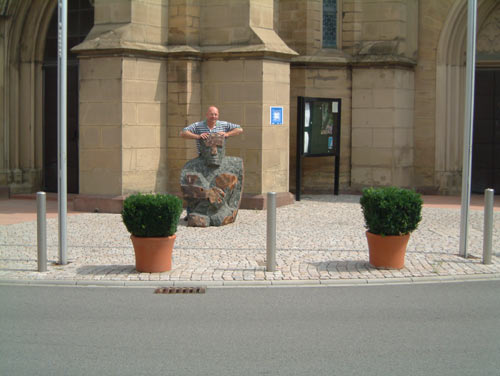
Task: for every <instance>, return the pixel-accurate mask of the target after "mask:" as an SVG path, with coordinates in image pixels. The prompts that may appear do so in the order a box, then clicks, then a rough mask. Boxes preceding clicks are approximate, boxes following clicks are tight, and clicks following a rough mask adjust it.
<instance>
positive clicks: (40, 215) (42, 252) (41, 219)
mask: <svg viewBox="0 0 500 376" xmlns="http://www.w3.org/2000/svg"><path fill="white" fill-rule="evenodd" d="M46 196H47V195H46V194H45V192H37V193H36V224H37V246H38V271H39V272H46V271H47V217H46V214H47V204H46V202H47V200H46Z"/></svg>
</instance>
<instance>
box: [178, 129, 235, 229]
mask: <svg viewBox="0 0 500 376" xmlns="http://www.w3.org/2000/svg"><path fill="white" fill-rule="evenodd" d="M225 142H226V140H225V137H224V135H223V134H219V133H212V134H210V135H209V137H208V138H207V139H205V140H203V141H202V142H201V144H200V156H199V157H198V158H195V159H192V160H190V161H188V162H187V163H186V164H185V165H184V167H183V169H182V172H181V190H182V194H183V196H184V199H185V200H186V201H187V212H188V216H187V218H188V226H193V227H208V226H223V225H227V224H229V223H232V222H234V221H235V219H236V215H237V214H238V209H239V207H240V202H241V194H242V188H243V161H242V159H241V158H238V157H226V156H225V154H226V153H225V151H226V150H225V148H226V145H225Z"/></svg>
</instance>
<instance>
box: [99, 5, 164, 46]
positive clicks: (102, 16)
mask: <svg viewBox="0 0 500 376" xmlns="http://www.w3.org/2000/svg"><path fill="white" fill-rule="evenodd" d="M94 24H95V25H96V28H95V29H94V31H93V32H91V36H92V35H95V34H102V33H103V32H104V31H105V30H106V29H109V30H110V31H111V30H113V33H111V34H110V35H107V36H103V38H104V39H113V38H116V37H117V36H119V38H120V39H121V40H122V41H127V42H139V43H150V44H165V43H166V42H167V39H168V1H167V0H95V12H94ZM117 25H120V26H119V27H117Z"/></svg>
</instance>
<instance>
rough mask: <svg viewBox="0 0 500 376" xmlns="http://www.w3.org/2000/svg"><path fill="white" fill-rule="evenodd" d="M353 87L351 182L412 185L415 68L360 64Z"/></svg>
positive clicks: (358, 186) (356, 184) (358, 185)
mask: <svg viewBox="0 0 500 376" xmlns="http://www.w3.org/2000/svg"><path fill="white" fill-rule="evenodd" d="M352 88H353V89H352V90H353V92H352V159H351V161H352V172H351V173H352V176H351V186H352V188H353V189H361V188H363V187H365V186H371V185H377V186H384V185H397V186H402V187H409V186H411V185H412V179H413V161H414V130H413V121H414V72H413V71H411V70H407V69H397V68H367V69H362V68H357V69H354V70H353V81H352Z"/></svg>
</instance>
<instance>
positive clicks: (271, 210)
mask: <svg viewBox="0 0 500 376" xmlns="http://www.w3.org/2000/svg"><path fill="white" fill-rule="evenodd" d="M266 269H267V271H268V272H274V271H276V192H268V193H267V257H266Z"/></svg>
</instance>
